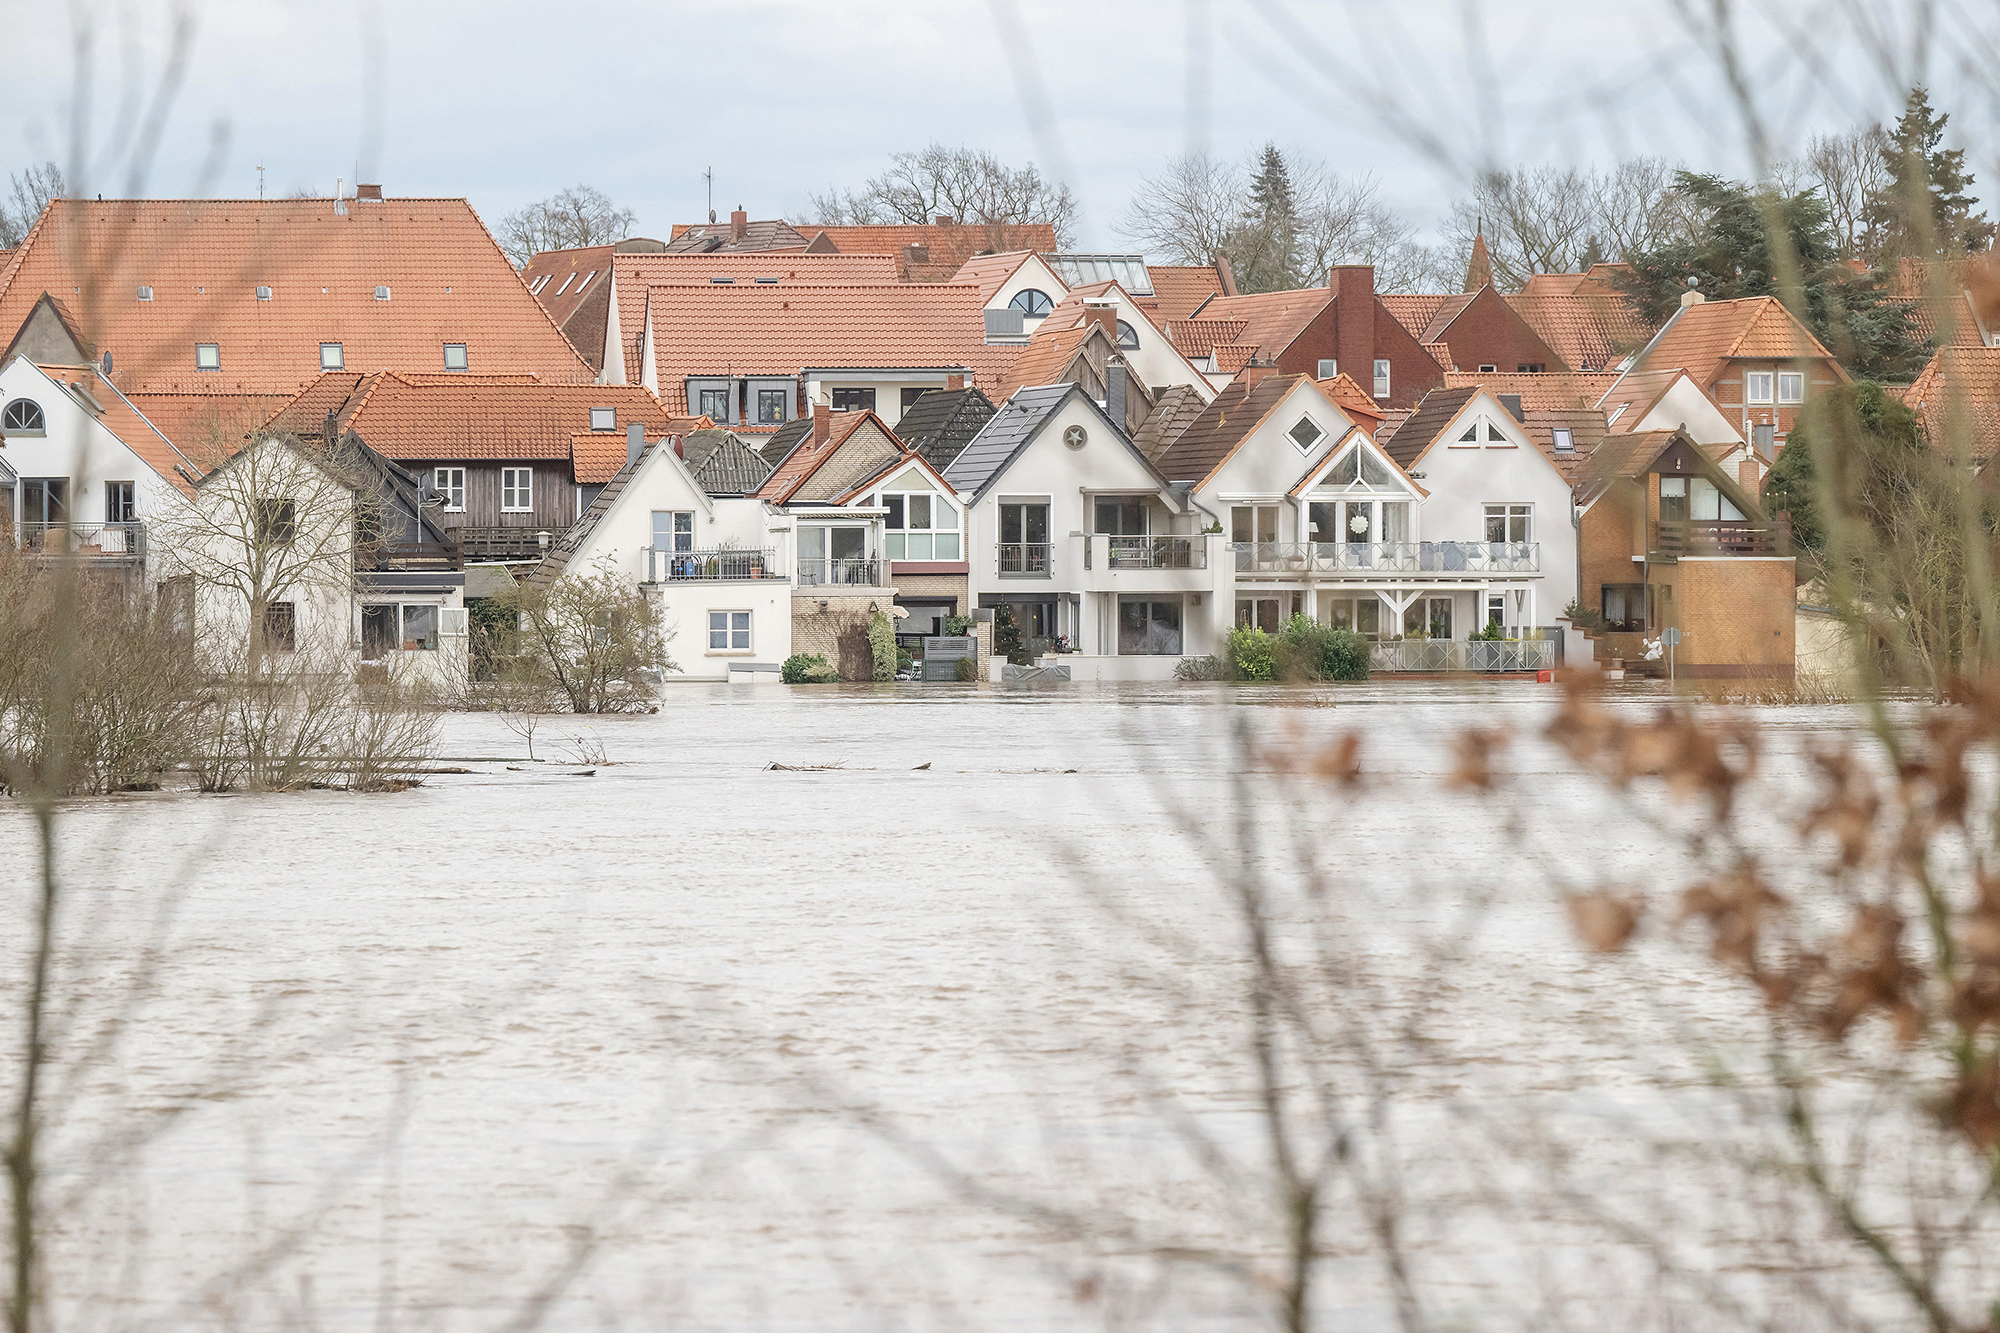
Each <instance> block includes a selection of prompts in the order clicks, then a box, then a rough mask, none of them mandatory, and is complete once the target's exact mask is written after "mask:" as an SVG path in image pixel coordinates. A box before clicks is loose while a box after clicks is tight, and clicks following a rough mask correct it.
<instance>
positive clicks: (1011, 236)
mask: <svg viewBox="0 0 2000 1333" xmlns="http://www.w3.org/2000/svg"><path fill="white" fill-rule="evenodd" d="M806 230H807V231H808V232H811V233H815V234H816V235H819V236H824V237H825V238H826V239H827V240H828V241H829V242H831V243H832V245H833V248H834V249H836V250H838V251H839V252H840V253H841V254H844V255H861V254H870V255H894V256H896V257H897V258H898V259H899V260H902V259H903V258H904V256H905V255H906V253H907V247H909V246H912V245H916V246H922V247H923V251H922V254H923V258H922V259H921V260H918V261H916V262H914V263H906V264H905V265H904V273H903V277H904V280H905V281H907V282H940V281H943V280H945V279H947V278H950V277H951V275H952V274H954V273H956V272H958V270H959V269H960V268H961V267H962V266H963V265H964V264H965V261H966V260H968V259H970V258H972V257H973V256H974V255H978V254H987V253H995V252H1004V251H1010V250H1037V251H1040V250H1053V249H1055V245H1056V231H1055V228H1054V227H1051V226H1049V225H1048V224H1047V223H1044V222H1035V223H1023V224H1015V223H996V224H994V225H992V226H987V225H985V224H983V223H976V222H975V223H957V222H943V223H899V224H895V225H892V226H882V227H808V228H806Z"/></svg>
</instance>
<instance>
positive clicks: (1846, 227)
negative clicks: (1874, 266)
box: [1805, 125, 1889, 262]
mask: <svg viewBox="0 0 2000 1333" xmlns="http://www.w3.org/2000/svg"><path fill="white" fill-rule="evenodd" d="M1887 143H1888V136H1887V135H1885V134H1884V133H1883V131H1882V127H1881V126H1880V125H1870V126H1868V127H1867V128H1865V129H1856V130H1849V131H1848V132H1847V133H1845V134H1828V135H1814V136H1813V139H1812V143H1811V144H1810V145H1809V146H1808V147H1807V149H1806V155H1805V163H1806V167H1807V178H1808V182H1809V183H1810V184H1811V185H1813V186H1815V187H1816V188H1817V189H1818V190H1819V194H1820V198H1822V199H1824V200H1825V201H1826V211H1827V212H1828V213H1829V214H1831V215H1832V218H1833V229H1834V231H1835V232H1836V233H1838V234H1839V236H1840V253H1841V257H1842V258H1844V259H1860V260H1863V261H1864V262H1873V259H1874V253H1873V246H1872V245H1871V244H1870V242H1869V238H1868V202H1869V200H1870V199H1872V198H1873V197H1875V196H1876V195H1877V194H1879V193H1880V192H1881V191H1882V190H1883V189H1884V188H1885V187H1886V186H1887V185H1888V183H1889V172H1888V168H1887V167H1886V166H1885V165H1884V163H1885V162H1886V161H1887V154H1886V153H1885V151H1884V148H1885V145H1886V144H1887Z"/></svg>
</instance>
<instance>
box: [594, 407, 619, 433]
mask: <svg viewBox="0 0 2000 1333" xmlns="http://www.w3.org/2000/svg"><path fill="white" fill-rule="evenodd" d="M590 428H591V429H592V430H617V429H618V409H617V408H615V407H593V408H591V409H590Z"/></svg>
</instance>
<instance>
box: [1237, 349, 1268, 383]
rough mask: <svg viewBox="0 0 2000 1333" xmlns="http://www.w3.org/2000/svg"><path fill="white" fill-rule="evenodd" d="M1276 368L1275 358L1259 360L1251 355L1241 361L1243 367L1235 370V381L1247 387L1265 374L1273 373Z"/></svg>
mask: <svg viewBox="0 0 2000 1333" xmlns="http://www.w3.org/2000/svg"><path fill="white" fill-rule="evenodd" d="M1277 369H1278V363H1277V361H1276V360H1275V359H1273V360H1270V361H1259V360H1258V359H1257V358H1256V357H1254V356H1253V357H1251V358H1250V359H1249V360H1248V361H1245V362H1244V363H1243V369H1241V370H1239V371H1237V372H1236V382H1237V383H1238V384H1241V385H1242V386H1243V387H1244V388H1246V389H1247V388H1249V387H1250V386H1251V385H1253V384H1255V383H1256V382H1257V381H1258V380H1261V379H1263V378H1264V377H1265V376H1266V375H1271V374H1275V373H1276V372H1277Z"/></svg>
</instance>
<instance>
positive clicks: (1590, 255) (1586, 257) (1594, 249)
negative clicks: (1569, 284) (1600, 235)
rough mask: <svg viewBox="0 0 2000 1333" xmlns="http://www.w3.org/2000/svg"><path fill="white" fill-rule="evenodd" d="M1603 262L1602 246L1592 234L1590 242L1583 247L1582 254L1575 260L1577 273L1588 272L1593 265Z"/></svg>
mask: <svg viewBox="0 0 2000 1333" xmlns="http://www.w3.org/2000/svg"><path fill="white" fill-rule="evenodd" d="M1603 262H1604V247H1603V245H1601V244H1599V242H1598V239H1597V238H1596V237H1595V236H1593V237H1591V238H1590V244H1589V245H1586V246H1585V247H1584V248H1583V256H1582V257H1581V258H1580V259H1578V260H1577V261H1576V271H1577V272H1579V273H1588V272H1590V270H1591V268H1592V266H1593V265H1597V264H1602V263H1603Z"/></svg>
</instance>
